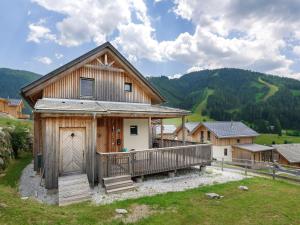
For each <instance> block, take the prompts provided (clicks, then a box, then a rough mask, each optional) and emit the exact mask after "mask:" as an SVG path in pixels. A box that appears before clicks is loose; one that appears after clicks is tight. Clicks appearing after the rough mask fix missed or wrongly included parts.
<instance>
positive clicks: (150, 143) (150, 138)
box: [148, 117, 152, 148]
mask: <svg viewBox="0 0 300 225" xmlns="http://www.w3.org/2000/svg"><path fill="white" fill-rule="evenodd" d="M148 130H149V148H152V123H151V117H148Z"/></svg>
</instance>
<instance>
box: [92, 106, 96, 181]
mask: <svg viewBox="0 0 300 225" xmlns="http://www.w3.org/2000/svg"><path fill="white" fill-rule="evenodd" d="M92 116H93V123H92V124H93V127H92V129H93V132H92V133H93V139H92V140H93V142H92V143H93V154H92V157H93V158H92V178H93V182H92V187H94V186H95V165H96V163H95V160H96V157H97V154H96V137H97V130H96V129H97V121H96V113H95V112H94V113H92Z"/></svg>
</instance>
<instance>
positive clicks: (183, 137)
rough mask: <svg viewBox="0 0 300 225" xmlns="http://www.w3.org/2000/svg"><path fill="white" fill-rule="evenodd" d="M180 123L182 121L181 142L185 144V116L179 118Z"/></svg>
mask: <svg viewBox="0 0 300 225" xmlns="http://www.w3.org/2000/svg"><path fill="white" fill-rule="evenodd" d="M181 120H182V121H181V123H182V143H183V145H185V116H183V117H182V118H181Z"/></svg>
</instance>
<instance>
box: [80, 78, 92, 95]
mask: <svg viewBox="0 0 300 225" xmlns="http://www.w3.org/2000/svg"><path fill="white" fill-rule="evenodd" d="M82 80H89V81H93V87H92V96H88V95H82V92H81V91H82V87H81V86H82V85H81V81H82ZM79 86H80V87H79V95H80V98H87V99H93V98H95V79H94V78H89V77H80V79H79Z"/></svg>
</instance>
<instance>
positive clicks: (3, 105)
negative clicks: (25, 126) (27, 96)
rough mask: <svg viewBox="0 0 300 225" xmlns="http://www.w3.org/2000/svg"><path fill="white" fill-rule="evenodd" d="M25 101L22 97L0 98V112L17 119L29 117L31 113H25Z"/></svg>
mask: <svg viewBox="0 0 300 225" xmlns="http://www.w3.org/2000/svg"><path fill="white" fill-rule="evenodd" d="M23 109H24V102H23V101H22V99H11V98H8V99H5V98H0V112H1V113H5V114H7V115H10V116H12V117H14V118H17V119H29V115H27V114H23V112H22V111H23Z"/></svg>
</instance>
